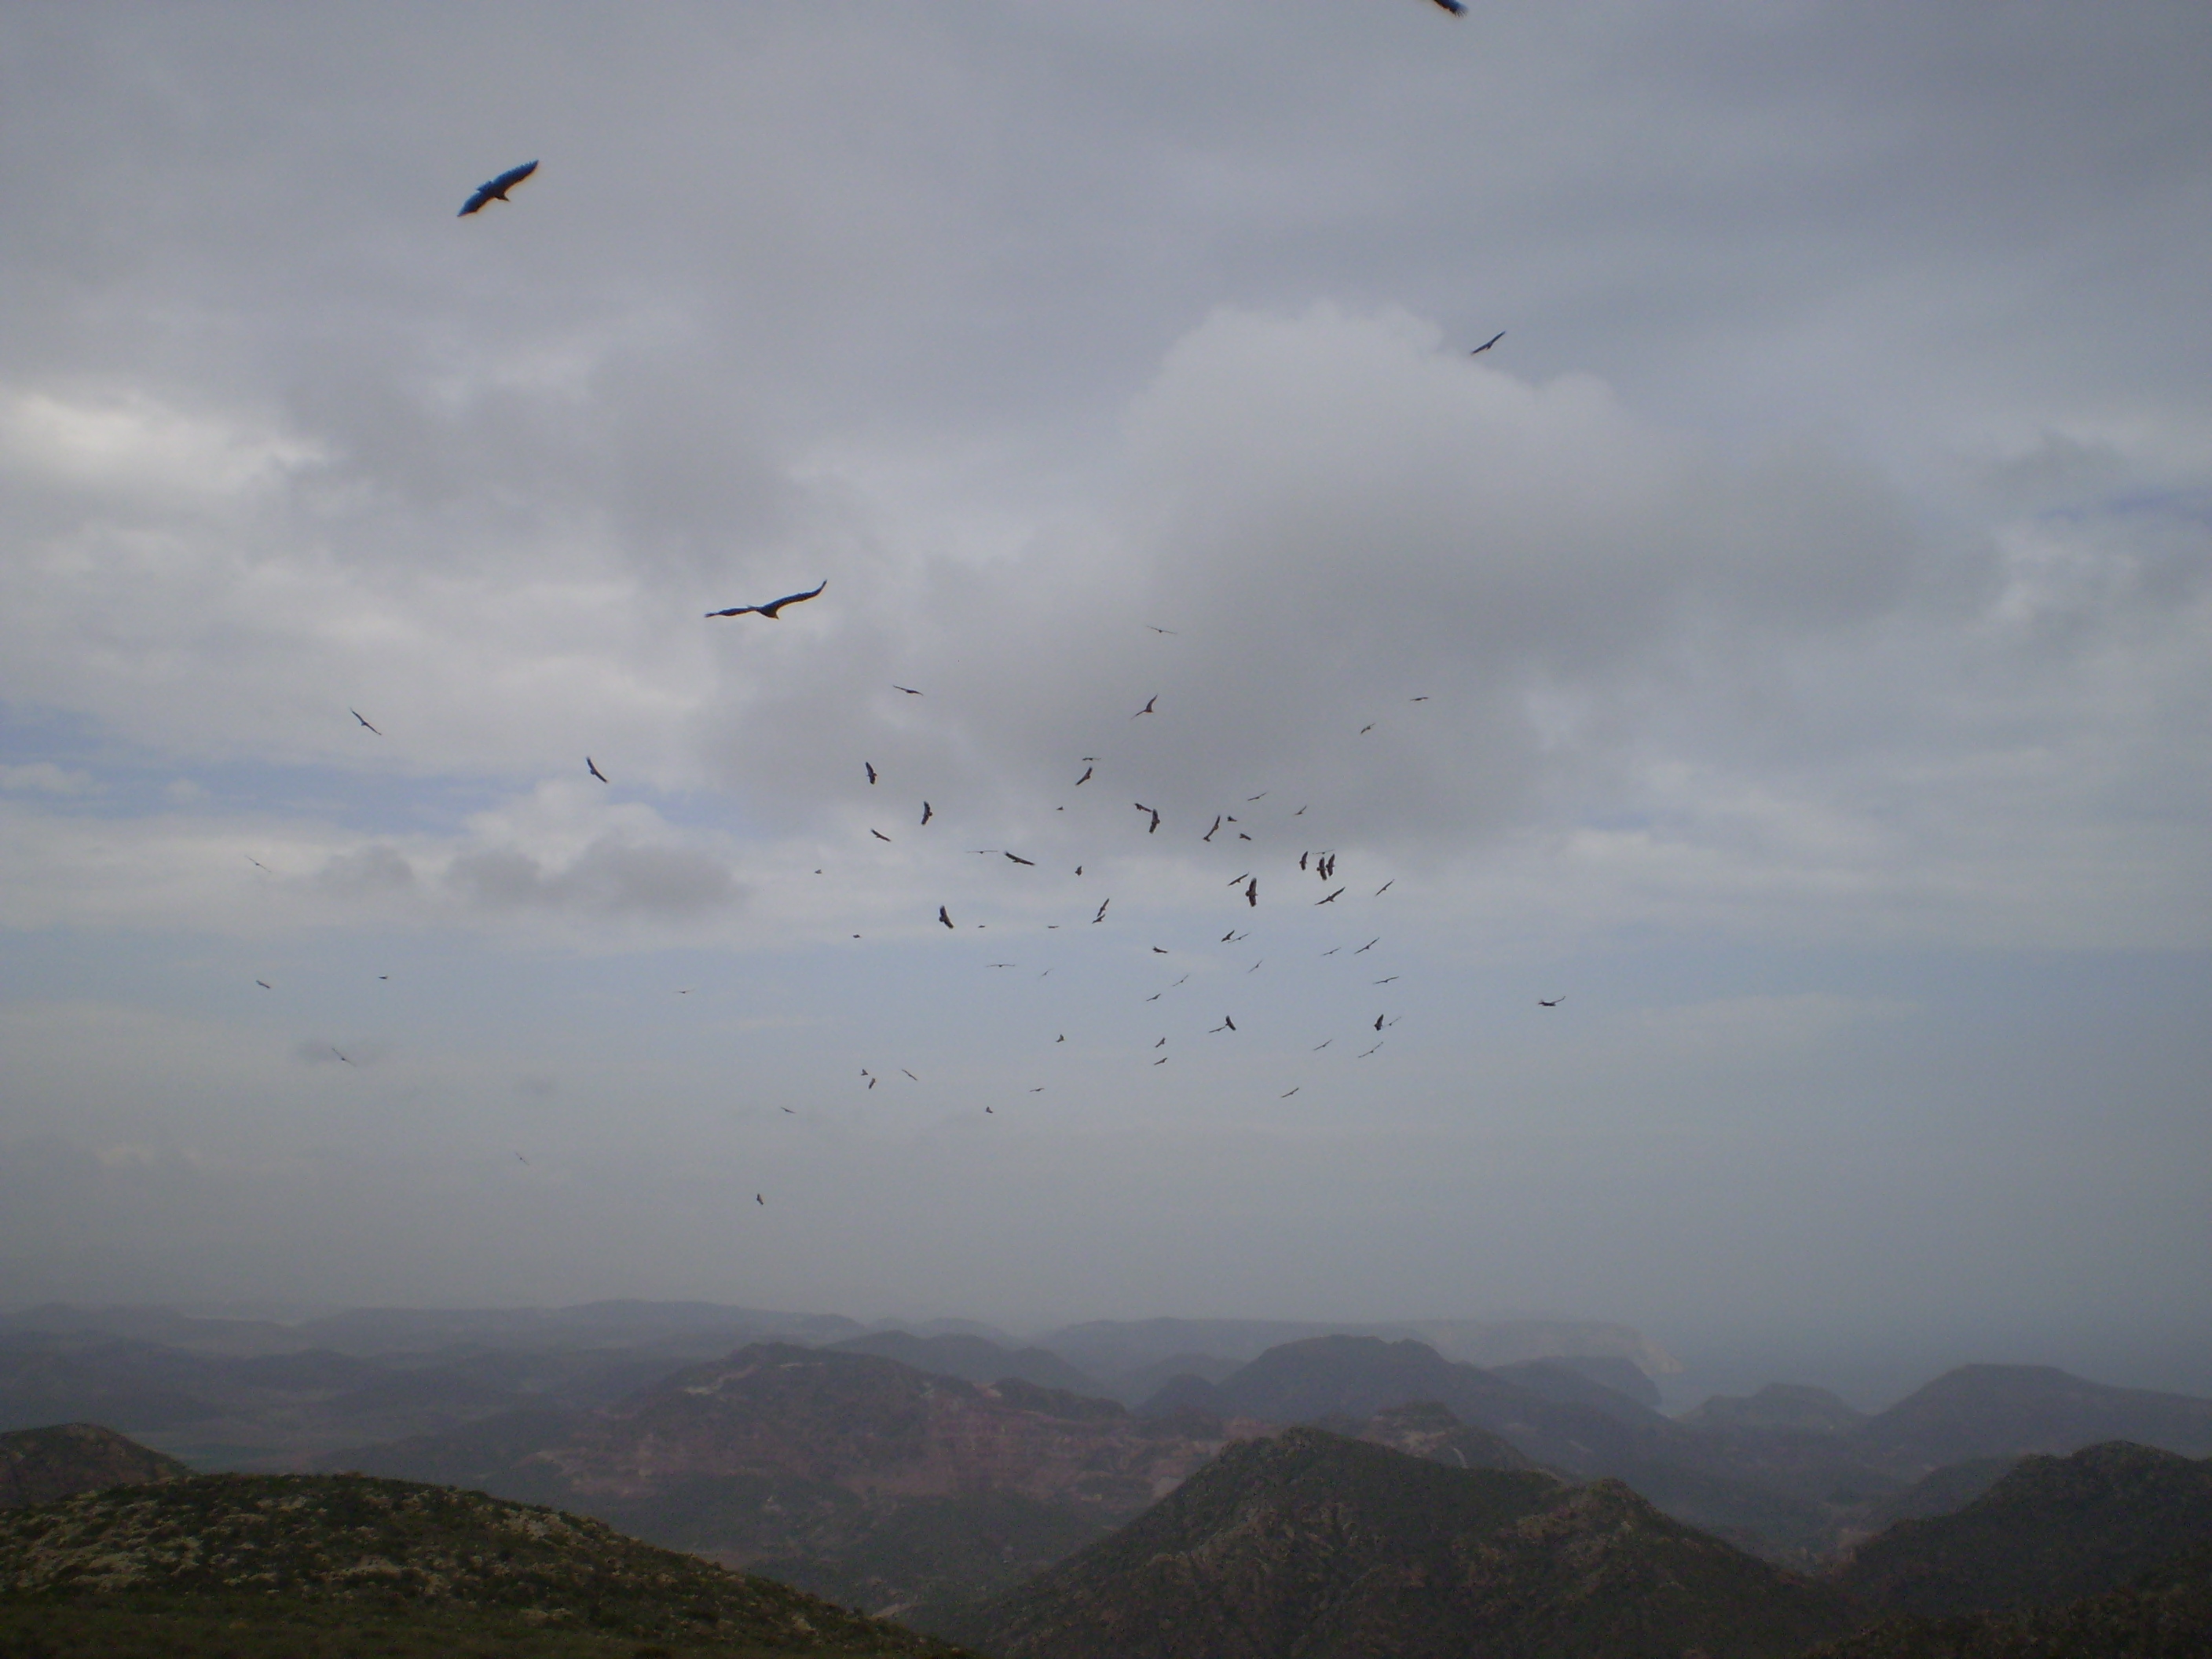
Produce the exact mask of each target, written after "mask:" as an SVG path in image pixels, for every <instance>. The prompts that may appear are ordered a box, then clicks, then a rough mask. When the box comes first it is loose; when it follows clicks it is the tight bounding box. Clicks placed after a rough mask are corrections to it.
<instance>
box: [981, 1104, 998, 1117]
mask: <svg viewBox="0 0 2212 1659" xmlns="http://www.w3.org/2000/svg"><path fill="white" fill-rule="evenodd" d="M984 1110H985V1111H987V1112H989V1111H991V1109H990V1108H989V1107H988V1106H986V1107H985V1108H984ZM991 1115H993V1116H994V1117H996V1116H997V1115H998V1114H997V1113H995V1112H992V1113H991Z"/></svg>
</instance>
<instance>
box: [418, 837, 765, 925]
mask: <svg viewBox="0 0 2212 1659" xmlns="http://www.w3.org/2000/svg"><path fill="white" fill-rule="evenodd" d="M446 880H447V883H448V884H450V885H451V886H453V888H454V889H456V890H458V891H459V892H461V893H463V894H465V895H466V896H468V897H469V898H470V899H471V901H472V902H476V903H477V904H481V905H484V906H486V907H488V908H493V909H506V908H522V907H529V906H541V907H546V908H576V909H581V910H598V911H606V912H610V913H614V914H622V913H626V912H635V913H639V914H641V915H649V916H670V917H674V916H688V915H699V914H701V913H702V912H707V911H712V910H715V909H719V908H723V907H725V906H727V905H732V904H736V903H738V902H742V900H743V898H744V890H743V889H742V888H740V887H739V886H738V884H737V882H736V880H735V879H734V878H732V875H731V873H730V872H729V870H728V869H727V868H726V867H725V866H723V865H721V864H720V863H718V862H717V861H716V860H714V858H713V857H712V856H711V855H709V854H706V853H703V852H701V851H699V850H697V849H696V848H686V847H642V846H634V845H630V844H628V843H625V842H621V841H618V840H616V839H615V838H613V837H611V836H600V837H599V838H598V839H597V840H595V841H593V842H592V843H591V844H590V845H589V846H587V847H586V848H584V849H583V851H582V852H580V854H577V855H576V857H575V858H574V860H572V861H570V862H569V863H568V864H566V865H564V866H560V867H558V868H556V869H551V870H549V869H547V868H546V867H545V866H544V865H542V864H541V863H540V862H539V861H538V860H536V859H534V858H532V856H530V854H527V853H525V852H522V851H520V849H518V848H511V847H504V848H484V849H482V850H480V851H477V852H471V853H464V854H461V855H460V856H459V857H458V858H456V859H455V860H453V863H452V865H451V866H448V868H447V872H446Z"/></svg>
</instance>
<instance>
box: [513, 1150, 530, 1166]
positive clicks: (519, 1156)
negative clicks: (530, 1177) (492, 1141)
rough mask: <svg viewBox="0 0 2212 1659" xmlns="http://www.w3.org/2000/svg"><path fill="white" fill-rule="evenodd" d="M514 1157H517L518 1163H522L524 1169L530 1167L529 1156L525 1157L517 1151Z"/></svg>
mask: <svg viewBox="0 0 2212 1659" xmlns="http://www.w3.org/2000/svg"><path fill="white" fill-rule="evenodd" d="M514 1157H515V1161H516V1162H517V1163H519V1164H521V1165H522V1167H523V1168H524V1169H528V1168H529V1167H530V1160H529V1159H528V1158H525V1157H523V1155H522V1154H521V1153H520V1152H517V1153H516V1154H515V1155H514Z"/></svg>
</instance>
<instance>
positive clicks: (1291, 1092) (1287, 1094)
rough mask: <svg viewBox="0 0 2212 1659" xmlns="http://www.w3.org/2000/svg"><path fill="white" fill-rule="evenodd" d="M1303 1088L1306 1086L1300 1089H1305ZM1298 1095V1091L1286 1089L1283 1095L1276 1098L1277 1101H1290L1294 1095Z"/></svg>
mask: <svg viewBox="0 0 2212 1659" xmlns="http://www.w3.org/2000/svg"><path fill="white" fill-rule="evenodd" d="M1303 1086H1304V1085H1300V1087H1303ZM1296 1093H1297V1089H1286V1090H1285V1091H1283V1092H1282V1093H1281V1094H1279V1095H1277V1096H1276V1097H1275V1098H1276V1099H1278V1100H1288V1099H1289V1098H1290V1097H1291V1096H1292V1095H1294V1094H1296Z"/></svg>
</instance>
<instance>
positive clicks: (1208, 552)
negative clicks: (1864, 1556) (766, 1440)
mask: <svg viewBox="0 0 2212 1659" xmlns="http://www.w3.org/2000/svg"><path fill="white" fill-rule="evenodd" d="M0 15H5V16H6V17H7V19H8V21H9V27H8V28H6V29H5V30H0V89H4V92H5V97H4V98H0V213H4V215H5V218H6V222H7V224H8V226H9V234H8V236H7V238H6V239H5V240H4V242H0V940H4V948H0V1304H7V1305H28V1304H37V1303H41V1302H45V1301H48V1300H65V1301H72V1302H77V1303H82V1304H98V1303H144V1304H179V1303H191V1304H200V1305H205V1304H210V1303H228V1304H246V1303H254V1302H259V1303H262V1304H288V1305H320V1306H332V1307H337V1306H349V1305H363V1304H392V1305H433V1304H442V1305H451V1306H470V1305H507V1304H571V1303H580V1302H586V1301H590V1300H593V1299H597V1298H599V1297H611V1296H635V1297H645V1298H647V1299H688V1298H696V1299H702V1300H710V1301H716V1302H722V1303H727V1304H737V1305H744V1306H750V1307H757V1308H773V1307H781V1308H794V1309H807V1310H823V1311H845V1312H848V1313H849V1314H851V1315H852V1316H856V1317H860V1318H863V1319H866V1318H870V1317H874V1316H878V1314H879V1313H881V1314H893V1313H896V1311H897V1310H910V1311H909V1312H908V1313H907V1314H905V1315H903V1316H908V1317H934V1316H954V1317H967V1318H974V1319H978V1320H981V1321H986V1322H990V1323H993V1324H996V1325H1000V1326H1001V1327H1003V1328H1007V1329H1008V1330H1010V1331H1012V1332H1015V1333H1017V1334H1024V1333H1033V1332H1035V1331H1037V1330H1040V1329H1044V1328H1050V1327H1051V1326H1053V1325H1054V1324H1057V1323H1063V1322H1070V1321H1073V1320H1078V1319H1083V1318H1103V1317H1119V1318H1137V1317H1148V1316H1223V1317H1282V1318H1307V1317H1315V1318H1319V1319H1322V1320H1328V1319H1331V1318H1344V1319H1353V1318H1356V1319H1358V1320H1360V1321H1363V1322H1374V1321H1380V1320H1385V1319H1393V1318H1398V1317H1402V1316H1413V1315H1419V1316H1429V1317H1474V1316H1480V1315H1481V1314H1482V1313H1483V1312H1484V1311H1485V1310H1501V1309H1507V1308H1515V1309H1542V1310H1554V1311H1555V1313H1556V1314H1557V1316H1570V1317H1580V1318H1589V1319H1601V1320H1613V1321H1618V1322H1622V1323H1626V1324H1630V1325H1633V1326H1635V1327H1637V1328H1639V1329H1641V1330H1644V1332H1646V1333H1647V1334H1650V1335H1651V1336H1652V1337H1654V1338H1655V1339H1656V1340H1659V1341H1661V1342H1662V1343H1663V1344H1665V1345H1666V1346H1668V1348H1670V1349H1672V1350H1674V1351H1675V1352H1678V1353H1680V1355H1681V1356H1682V1357H1683V1358H1684V1359H1685V1362H1686V1364H1693V1370H1694V1371H1696V1373H1697V1374H1699V1375H1705V1374H1707V1373H1710V1374H1711V1375H1712V1376H1715V1377H1723V1376H1725V1377H1726V1378H1727V1379H1729V1380H1728V1383H1727V1384H1726V1386H1729V1387H1731V1388H1735V1387H1741V1386H1747V1385H1749V1386H1755V1384H1756V1383H1757V1382H1761V1381H1766V1380H1777V1377H1771V1376H1764V1375H1757V1373H1759V1372H1760V1371H1762V1370H1766V1369H1769V1368H1773V1369H1776V1370H1778V1372H1779V1371H1781V1370H1787V1369H1788V1368H1789V1367H1790V1366H1792V1365H1802V1367H1803V1368H1805V1369H1807V1370H1821V1369H1823V1368H1825V1371H1826V1376H1828V1377H1832V1378H1842V1379H1844V1381H1843V1382H1841V1383H1832V1386H1838V1387H1839V1388H1841V1389H1843V1390H1844V1392H1846V1393H1847V1394H1852V1395H1854V1396H1855V1397H1857V1398H1859V1399H1860V1400H1861V1401H1862V1403H1864V1399H1865V1392H1866V1390H1868V1389H1888V1388H1891V1387H1892V1386H1893V1384H1895V1383H1897V1381H1898V1379H1900V1378H1903V1379H1906V1381H1905V1386H1909V1385H1910V1384H1911V1383H1912V1382H1917V1381H1924V1380H1925V1377H1926V1375H1929V1374H1932V1372H1933V1370H1940V1369H1943V1368H1945V1366H1946V1365H1948V1364H1960V1363H1966V1361H1968V1360H1971V1359H2003V1360H2011V1361H2020V1362H2025V1363H2049V1364H2063V1365H2065V1366H2067V1367H2068V1368H2069V1369H2072V1370H2079V1371H2081V1372H2083V1373H2084V1374H2086V1375H2091V1376H2098V1377H2100V1379H2101V1380H2105V1381H2111V1382H2118V1383H2135V1384H2136V1385H2139V1386H2152V1387H2163V1388H2181V1389H2194V1390H2197V1391H2199V1392H2204V1393H2212V1272H2208V1265H2207V1264H2208V1263H2212V1177H2208V1172H2212V1112H2208V1111H2207V1109H2206V1101H2207V1098H2208V1096H2209V1095H2212V1090H2208V1082H2212V1020H2207V1019H2206V1018H2205V1016H2204V1010H2205V1009H2206V1008H2207V1007H2212V836H2208V833H2207V824H2208V823H2212V387H2208V382H2207V380H2206V378H2205V376H2204V374H2203V364H2204V362H2205V361H2206V360H2207V348H2208V346H2212V338H2209V337H2208V335H2212V319H2208V316H2207V313H2206V308H2205V307H2204V306H2203V301H2202V299H2201V296H2200V295H2199V293H2198V289H2200V287H2201V285H2202V278H2201V275H2200V273H2201V272H2202V271H2203V270H2204V269H2205V268H2206V267H2207V265H2208V264H2212V260H2208V258H2207V255H2208V253H2212V228H2208V214H2207V209H2208V208H2212V182H2208V181H2212V112H2208V108H2207V106H2206V102H2205V100H2204V97H2203V88H2204V86H2205V84H2206V82H2207V75H2208V71H2212V15H2208V14H2207V13H2206V11H2205V9H2203V7H2202V6H2201V5H2190V4H2184V3H2180V0H2170V3H2169V0H2141V3H2131V4H2127V5H2123V6H2119V7H2115V8H2101V9H2097V10H2096V11H2095V12H2094V13H2093V14H2092V13H2085V12H2083V11H2082V10H2081V9H2079V8H2077V7H2072V6H2067V5H2063V4H2060V3H2057V0H2027V3H2021V4H2016V5H2013V6H2008V7H2006V8H2003V9H1989V8H1979V7H1972V8H1970V7H1966V6H1963V5H1953V4H1933V5H1931V4H1927V3H1922V0H1914V3H1906V0H1874V3H1857V4H1851V5H1848V6H1847V5H1844V4H1842V3H1840V0H1790V3H1783V4H1775V3H1766V4H1762V5H1759V6H1756V7H1752V6H1746V5H1744V4H1741V3H1738V0H1692V3H1687V4H1678V5H1668V6H1663V7H1662V6H1660V5H1658V4H1656V3H1652V0H1583V3H1568V4H1562V5H1551V6H1546V7H1542V8H1527V7H1520V8H1516V7H1513V6H1510V5H1509V4H1507V3H1504V0H1492V3H1471V4H1470V8H1469V13H1468V16H1466V17H1465V18H1463V19H1454V18H1452V17H1450V16H1449V15H1446V14H1445V13H1444V12H1443V11H1442V10H1440V9H1438V8H1437V7H1435V6H1433V5H1431V4H1429V3H1427V0H1206V3H1199V4H1192V3H1189V0H1177V3H1174V4H1170V3H1168V0H1121V3H1116V4H1114V5H1111V6H1102V5H1097V4H1095V3H1094V4H1078V3H1074V0H763V3H760V4H757V5H752V6H749V7H745V8H742V9H727V10H708V9H698V8H693V7H688V6H684V5H678V4H644V5H640V6H635V7H630V8H625V9H623V11H622V12H621V13H619V14H613V13H609V12H605V11H604V10H602V9H595V8H589V7H578V6H571V5H564V4H551V5H532V6H528V7H523V6H520V5H514V4H459V5H443V6H438V7H426V6H409V5H400V6H381V7H365V6H358V5H356V6H338V7H319V8H315V9H312V10H309V11H301V10H300V9H296V8H281V7H276V6H273V5H262V4H238V5H231V6H225V7H221V8H208V9H180V8H176V7H173V6H167V5H155V4H150V3H133V0H117V3H113V4H105V5H101V6H97V7H86V8H71V9H52V8H40V7H33V6H28V5H21V4H15V5H6V6H5V7H4V11H3V12H0ZM532 158H537V159H538V160H539V161H540V162H541V165H540V167H539V170H538V173H537V174H536V175H535V176H534V177H532V179H529V180H528V181H526V183H524V184H523V185H520V187H519V188H517V190H516V191H514V194H513V200H512V201H511V202H508V203H505V204H499V203H495V204H492V205H491V206H490V207H489V208H488V209H487V210H485V211H483V213H481V214H478V215H477V216H471V217H468V218H457V217H456V210H457V209H458V208H459V205H460V204H461V202H462V201H463V199H464V198H465V197H466V196H467V194H468V193H469V191H471V189H472V188H473V187H474V186H475V185H477V183H478V182H479V181H481V180H483V179H489V178H491V177H492V176H494V175H495V174H496V173H499V172H501V170H503V169H505V168H507V167H511V166H513V165H514V164H516V163H518V162H521V161H526V160H529V159H532ZM1500 330H1503V331H1504V337H1503V338H1502V339H1501V340H1499V341H1498V343H1497V345H1496V346H1495V347H1494V348H1493V349H1490V350H1488V351H1486V352H1484V353H1483V354H1481V355H1480V356H1470V355H1469V354H1470V352H1471V350H1472V349H1473V348H1474V347H1475V346H1478V345H1480V344H1481V343H1483V342H1484V341H1486V340H1487V339H1489V338H1490V337H1492V336H1493V335H1495V334H1497V333H1498V331H1500ZM822 581H826V583H827V587H826V589H825V591H824V592H823V594H822V595H821V597H820V598H819V599H814V600H811V601H809V602H807V603H805V604H803V605H794V606H793V607H791V608H789V609H787V611H785V612H784V613H783V615H782V617H781V620H778V621H775V622H768V621H763V619H761V618H760V617H733V618H729V619H714V620H708V619H707V618H706V617H704V616H703V615H702V613H704V612H706V611H711V610H716V609H720V608H721V607H725V606H729V605H739V604H744V603H750V602H757V601H761V600H764V599H771V598H774V597H775V596H778V595H781V594H786V593H790V592H796V591H800V590H803V589H806V588H811V587H812V586H814V585H815V584H816V583H817V582H822ZM899 686H908V687H914V688H916V689H918V690H919V691H920V692H921V695H920V696H911V695H908V693H906V692H904V691H902V690H898V689H896V688H897V687H899ZM1148 702H1152V704H1153V705H1154V707H1153V712H1152V713H1151V714H1143V713H1140V712H1139V711H1140V710H1141V709H1142V708H1144V707H1145V706H1146V704H1147V703H1148ZM355 711H358V715H359V717H360V718H362V719H365V720H367V721H368V722H370V723H373V725H374V727H375V728H376V731H375V732H372V731H371V730H369V729H368V726H364V725H362V724H357V723H356V712H355ZM587 756H588V757H591V758H592V761H593V762H594V763H595V764H596V765H597V767H598V768H599V769H600V770H601V771H602V772H604V774H605V776H606V778H607V780H608V781H607V782H605V783H604V784H603V783H602V782H600V781H598V780H597V779H594V778H593V777H592V776H590V775H588V774H587V773H586V767H585V763H586V757H587ZM867 769H873V772H874V775H875V777H876V780H877V781H874V782H871V781H870V775H869V771H868V770H867ZM1086 769H1090V773H1091V775H1090V776H1089V778H1088V781H1079V779H1080V778H1082V777H1083V775H1084V774H1085V770H1086ZM925 802H927V803H928V813H929V817H930V822H929V823H927V825H925V824H924V823H922V822H921V819H922V817H923V811H924V803H925ZM1138 803H1143V805H1142V806H1141V807H1139V806H1138V805H1137V804H1138ZM1154 809H1157V811H1158V813H1159V814H1160V817H1159V821H1158V829H1157V832H1154V831H1152V829H1151V828H1150V820H1149V818H1148V816H1147V815H1148V814H1149V813H1150V812H1151V811H1153V810H1154ZM1217 818H1220V819H1222V820H1224V822H1222V823H1220V825H1219V826H1218V827H1217V828H1214V829H1212V833H1211V838H1210V839H1208V838H1206V837H1207V836H1208V832H1209V825H1212V823H1213V822H1214V820H1216V819H1217ZM1232 818H1233V819H1234V820H1235V822H1233V823H1232V822H1229V821H1228V820H1230V819H1232ZM871 831H874V832H876V833H875V834H873V835H872V834H871ZM1243 835H1249V836H1251V838H1252V839H1251V840H1250V841H1249V842H1242V841H1239V840H1237V839H1236V837H1237V836H1243ZM979 853H980V854H981V856H978V854H979ZM1302 854H1304V855H1306V859H1307V863H1308V867H1307V868H1305V869H1304V870H1301V869H1300V868H1299V862H1300V859H1301V855H1302ZM1324 854H1334V856H1335V858H1336V860H1337V866H1336V867H1337V868H1338V870H1339V874H1338V875H1337V876H1336V877H1334V878H1332V879H1330V880H1329V881H1328V883H1327V884H1322V883H1321V882H1319V881H1318V880H1317V878H1316V874H1315V872H1314V870H1313V868H1312V867H1311V864H1312V860H1313V859H1314V858H1315V857H1317V856H1321V855H1324ZM1009 855H1012V857H1010V856H1009ZM1016 859H1019V860H1030V862H1016V861H1014V860H1016ZM1079 868H1080V870H1081V872H1082V873H1080V874H1078V873H1076V872H1077V871H1078V869H1079ZM1231 877H1236V878H1238V879H1237V882H1236V883H1234V884H1232V883H1231V880H1230V878H1231ZM1255 877H1256V880H1257V883H1258V885H1257V887H1256V889H1253V890H1250V893H1251V902H1248V898H1247V896H1246V895H1247V891H1248V890H1247V888H1246V886H1245V885H1244V884H1245V883H1247V882H1249V881H1251V880H1252V879H1254V878H1255ZM1338 888H1341V889H1342V892H1341V893H1340V896H1337V897H1335V898H1334V899H1330V900H1329V901H1328V902H1327V903H1326V904H1324V903H1322V902H1321V901H1322V900H1323V899H1324V897H1325V896H1326V895H1328V893H1329V892H1330V891H1331V890H1334V889H1338ZM1102 902H1106V908H1105V910H1104V913H1103V917H1100V918H1098V919H1097V920H1094V916H1095V915H1097V912H1098V909H1099V907H1100V905H1101V903H1102ZM940 906H943V907H945V915H948V916H949V917H950V918H951V921H953V922H954V923H955V924H956V925H955V927H952V928H951V930H948V929H946V928H945V927H942V926H940V925H939V921H938V917H939V907H940ZM1240 935H1241V936H1242V937H1239V936H1240ZM1370 941H1372V943H1370ZM1541 1004H1556V1006H1541ZM1232 1020H1233V1022H1234V1025H1233V1029H1231V1025H1230V1022H1231V1021H1232ZM1062 1039H1064V1041H1063V1040H1062ZM1163 1060H1164V1062H1165V1063H1164V1064H1161V1063H1158V1062H1160V1061H1163ZM2100 1355H2108V1356H2112V1362H2111V1364H2103V1363H2102V1362H2100V1359H2099V1356H2100ZM1934 1356H1948V1358H1944V1359H1943V1361H1942V1364H1929V1363H1926V1362H1929V1361H1930V1359H1931V1357H1934ZM1693 1362H1694V1363H1693ZM1700 1368H1701V1369H1700ZM1853 1379H1856V1380H1853ZM1787 1380H1796V1381H1811V1382H1821V1381H1823V1380H1824V1377H1823V1376H1790V1377H1788V1379H1787Z"/></svg>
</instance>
